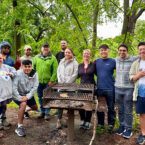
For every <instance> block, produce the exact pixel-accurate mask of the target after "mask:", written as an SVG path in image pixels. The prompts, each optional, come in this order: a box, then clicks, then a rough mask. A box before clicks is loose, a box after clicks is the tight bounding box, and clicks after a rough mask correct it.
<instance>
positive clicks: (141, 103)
mask: <svg viewBox="0 0 145 145" xmlns="http://www.w3.org/2000/svg"><path fill="white" fill-rule="evenodd" d="M136 113H137V114H145V97H140V96H138V97H137V102H136Z"/></svg>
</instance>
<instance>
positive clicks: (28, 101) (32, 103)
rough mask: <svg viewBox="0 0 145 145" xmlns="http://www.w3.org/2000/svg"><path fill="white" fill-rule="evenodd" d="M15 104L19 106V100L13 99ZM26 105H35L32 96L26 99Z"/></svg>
mask: <svg viewBox="0 0 145 145" xmlns="http://www.w3.org/2000/svg"><path fill="white" fill-rule="evenodd" d="M13 101H14V102H15V103H16V104H17V105H19V106H20V104H21V102H20V101H18V100H13ZM27 105H28V106H29V107H30V108H31V107H32V106H34V105H36V101H35V98H34V97H32V98H31V99H30V100H27Z"/></svg>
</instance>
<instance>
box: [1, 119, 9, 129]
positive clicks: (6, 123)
mask: <svg viewBox="0 0 145 145" xmlns="http://www.w3.org/2000/svg"><path fill="white" fill-rule="evenodd" d="M2 124H3V126H4V127H9V126H11V123H9V122H7V120H6V119H4V120H3V122H2Z"/></svg>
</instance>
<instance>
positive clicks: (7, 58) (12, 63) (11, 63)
mask: <svg viewBox="0 0 145 145" xmlns="http://www.w3.org/2000/svg"><path fill="white" fill-rule="evenodd" d="M3 63H4V64H7V65H9V66H11V67H13V66H14V60H13V59H12V58H11V57H10V56H6V59H5V60H3Z"/></svg>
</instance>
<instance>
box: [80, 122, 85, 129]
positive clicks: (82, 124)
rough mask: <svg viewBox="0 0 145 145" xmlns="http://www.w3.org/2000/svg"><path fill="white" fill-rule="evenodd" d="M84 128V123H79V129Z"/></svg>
mask: <svg viewBox="0 0 145 145" xmlns="http://www.w3.org/2000/svg"><path fill="white" fill-rule="evenodd" d="M84 126H85V122H84V121H81V123H80V129H81V128H84Z"/></svg>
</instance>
